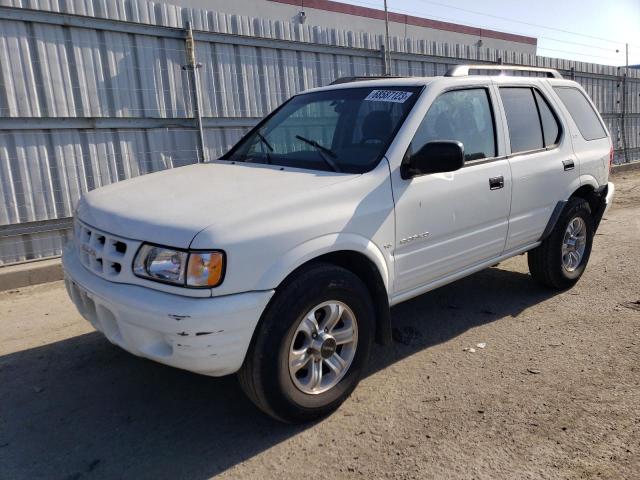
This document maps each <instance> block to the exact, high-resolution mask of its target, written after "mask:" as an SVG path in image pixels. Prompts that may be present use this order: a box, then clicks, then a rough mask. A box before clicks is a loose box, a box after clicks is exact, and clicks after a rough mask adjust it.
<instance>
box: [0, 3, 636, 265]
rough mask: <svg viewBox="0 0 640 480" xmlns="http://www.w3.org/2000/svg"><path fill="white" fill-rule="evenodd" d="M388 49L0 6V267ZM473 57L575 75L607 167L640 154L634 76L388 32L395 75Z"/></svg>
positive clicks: (296, 30)
mask: <svg viewBox="0 0 640 480" xmlns="http://www.w3.org/2000/svg"><path fill="white" fill-rule="evenodd" d="M27 7H29V8H27ZM383 44H384V41H383V38H382V37H380V36H377V35H372V34H368V33H365V32H350V31H342V30H337V29H331V28H320V27H312V26H307V25H294V24H290V23H287V22H279V21H270V20H264V19H258V18H248V17H241V16H237V15H225V14H223V13H219V12H210V11H202V10H197V9H188V8H180V7H175V6H171V5H167V4H156V3H154V2H150V1H147V0H131V1H129V0H119V1H118V0H93V1H92V0H75V1H74V0H66V1H63V0H59V1H56V0H31V1H28V0H13V1H12V0H9V1H7V0H0V196H1V197H2V202H1V203H0V265H2V264H10V263H15V262H24V261H29V260H32V259H39V258H45V257H50V256H55V255H59V254H60V252H61V249H62V246H63V243H64V242H65V241H66V238H67V236H68V232H69V227H70V217H71V215H72V213H73V206H74V205H75V203H76V202H77V200H78V198H79V197H80V196H81V195H82V194H83V193H84V192H86V191H88V190H91V189H93V188H96V187H99V186H102V185H106V184H109V183H112V182H117V181H119V180H123V179H126V178H131V177H134V176H137V175H142V174H145V173H148V172H153V171H157V170H162V169H165V168H173V167H177V166H181V165H186V164H189V163H194V162H196V161H198V160H199V159H203V158H204V159H207V158H209V159H211V158H216V157H218V156H219V155H221V154H222V153H223V152H225V151H226V150H227V149H228V148H229V147H230V146H231V145H232V144H234V143H235V142H236V141H237V140H238V139H239V138H240V137H241V135H242V134H243V133H244V132H245V131H246V130H247V129H249V128H250V127H251V126H252V125H253V124H254V123H255V122H256V121H257V120H258V119H259V118H261V117H262V116H264V115H265V114H267V113H268V112H270V111H271V110H273V109H274V108H275V107H276V106H278V105H279V104H280V103H282V102H283V101H284V100H286V99H287V98H289V97H290V96H291V95H293V94H295V93H296V92H299V91H301V90H304V89H307V88H311V87H315V86H322V85H326V84H328V83H330V82H332V81H333V80H335V79H336V78H338V77H342V76H360V75H362V76H365V75H381V74H382V73H383V72H384V71H385V65H384V62H385V60H384V58H385V57H384V54H383V53H382V51H381V45H383ZM469 61H473V62H498V61H502V62H504V63H513V64H521V65H532V66H545V67H553V68H557V69H558V70H560V71H561V72H562V73H563V74H564V75H565V76H567V77H571V78H575V80H577V81H578V82H580V83H581V84H582V85H583V86H584V87H585V88H586V90H587V91H588V92H589V94H590V95H591V97H592V98H593V99H594V101H595V102H596V104H597V106H598V108H599V110H600V111H601V112H602V114H603V117H604V119H605V121H606V123H607V125H608V127H609V130H610V132H611V134H612V136H613V139H614V142H615V148H616V162H624V161H633V160H638V159H640V74H639V73H638V72H636V71H631V72H630V74H629V75H630V76H629V78H626V77H625V76H624V69H619V68H616V67H610V66H603V65H597V64H590V63H583V62H572V61H567V60H559V59H552V58H546V57H538V56H534V55H528V54H524V53H519V52H510V51H503V50H495V49H490V48H482V47H471V46H468V45H458V44H448V43H441V42H433V41H427V40H421V39H407V38H398V37H395V38H392V39H391V64H390V65H389V69H390V71H391V73H392V74H393V75H418V76H430V75H441V74H443V73H444V72H445V71H446V70H447V69H448V68H449V66H451V65H453V64H456V63H462V62H469ZM623 92H626V93H623ZM625 144H626V147H627V148H626V149H624V148H623V147H624V145H625Z"/></svg>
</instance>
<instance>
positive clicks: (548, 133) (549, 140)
mask: <svg viewBox="0 0 640 480" xmlns="http://www.w3.org/2000/svg"><path fill="white" fill-rule="evenodd" d="M533 95H534V96H535V97H536V103H537V104H538V111H539V112H540V122H541V123H542V135H543V136H544V146H545V147H548V146H550V145H555V144H556V143H558V141H559V140H560V125H559V124H558V119H557V118H556V116H555V114H554V113H553V111H552V110H551V107H550V106H549V104H548V103H547V101H546V100H545V98H544V97H543V96H542V95H540V92H539V91H537V90H534V91H533Z"/></svg>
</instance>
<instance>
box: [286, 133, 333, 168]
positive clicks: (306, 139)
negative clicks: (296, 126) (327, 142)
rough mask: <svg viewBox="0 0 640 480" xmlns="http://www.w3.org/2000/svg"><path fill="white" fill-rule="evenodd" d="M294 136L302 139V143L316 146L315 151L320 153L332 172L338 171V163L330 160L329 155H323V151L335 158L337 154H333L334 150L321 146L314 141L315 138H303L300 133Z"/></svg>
mask: <svg viewBox="0 0 640 480" xmlns="http://www.w3.org/2000/svg"><path fill="white" fill-rule="evenodd" d="M296 138H297V139H298V140H302V141H303V142H304V143H308V144H309V145H311V146H312V147H315V148H316V151H317V152H318V153H319V154H320V156H321V157H322V160H324V162H325V163H326V164H327V165H329V166H330V167H331V168H332V169H333V171H334V172H340V168H338V165H337V164H336V162H334V161H333V160H331V159H330V158H329V157H327V156H326V155H325V153H326V154H327V155H329V156H331V157H333V158H337V155H336V154H335V152H334V151H333V150H331V149H329V148H327V147H323V146H322V145H320V144H319V143H318V142H316V141H315V140H309V139H308V138H304V137H303V136H300V135H296Z"/></svg>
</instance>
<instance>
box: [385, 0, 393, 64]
mask: <svg viewBox="0 0 640 480" xmlns="http://www.w3.org/2000/svg"><path fill="white" fill-rule="evenodd" d="M384 29H385V36H384V50H385V62H384V65H385V72H384V74H385V75H387V76H389V75H391V50H390V49H389V10H388V9H387V0H384Z"/></svg>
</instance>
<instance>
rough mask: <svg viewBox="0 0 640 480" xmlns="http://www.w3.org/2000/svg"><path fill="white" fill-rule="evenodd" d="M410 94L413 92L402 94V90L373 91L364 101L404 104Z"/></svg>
mask: <svg viewBox="0 0 640 480" xmlns="http://www.w3.org/2000/svg"><path fill="white" fill-rule="evenodd" d="M412 94H413V92H403V91H402V90H373V91H372V92H371V93H370V94H369V95H367V98H365V100H369V101H373V102H393V103H404V102H405V101H406V100H407V98H409V97H410V96H411V95H412Z"/></svg>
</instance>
